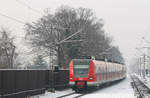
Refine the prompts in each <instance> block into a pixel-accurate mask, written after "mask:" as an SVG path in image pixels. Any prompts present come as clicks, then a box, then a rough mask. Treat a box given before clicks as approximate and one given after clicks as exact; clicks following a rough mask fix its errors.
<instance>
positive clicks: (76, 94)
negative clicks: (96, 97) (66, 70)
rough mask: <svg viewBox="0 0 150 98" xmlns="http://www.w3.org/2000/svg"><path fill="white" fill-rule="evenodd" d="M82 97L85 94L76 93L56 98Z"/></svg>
mask: <svg viewBox="0 0 150 98" xmlns="http://www.w3.org/2000/svg"><path fill="white" fill-rule="evenodd" d="M84 95H85V94H78V93H75V92H72V93H69V94H66V95H62V96H59V97H57V98H66V97H71V98H79V97H81V96H84Z"/></svg>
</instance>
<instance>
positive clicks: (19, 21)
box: [0, 13, 25, 24]
mask: <svg viewBox="0 0 150 98" xmlns="http://www.w3.org/2000/svg"><path fill="white" fill-rule="evenodd" d="M0 16H3V17H5V18H8V19H10V20H13V21H16V22H18V23H21V24H25V22H23V21H21V20H18V19H16V18H13V17H10V16H7V15H5V14H3V13H0Z"/></svg>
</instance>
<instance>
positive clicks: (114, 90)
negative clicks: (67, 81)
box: [81, 77, 136, 98]
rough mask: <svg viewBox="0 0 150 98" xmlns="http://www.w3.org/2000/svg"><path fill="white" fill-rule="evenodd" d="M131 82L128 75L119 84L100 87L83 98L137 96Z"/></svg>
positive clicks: (129, 97) (127, 97)
mask: <svg viewBox="0 0 150 98" xmlns="http://www.w3.org/2000/svg"><path fill="white" fill-rule="evenodd" d="M130 82H131V79H130V77H127V78H126V79H124V80H123V81H121V82H119V83H117V84H114V85H112V86H110V87H107V88H103V89H100V90H98V91H95V92H94V93H92V94H88V95H85V96H83V97H81V98H136V97H135V96H134V91H133V89H132V87H131V85H130Z"/></svg>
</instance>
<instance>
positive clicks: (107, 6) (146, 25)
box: [0, 0, 150, 62]
mask: <svg viewBox="0 0 150 98" xmlns="http://www.w3.org/2000/svg"><path fill="white" fill-rule="evenodd" d="M61 5H68V6H70V7H73V8H78V7H84V8H90V9H93V11H94V12H95V13H96V16H97V17H98V18H102V19H103V20H104V30H105V31H106V32H107V34H109V35H110V36H113V38H114V42H113V43H114V44H115V45H118V46H119V48H120V50H121V52H122V53H123V56H124V58H125V59H126V61H127V62H128V61H129V60H130V59H131V58H132V57H134V54H135V53H136V54H137V52H136V50H135V48H138V47H143V45H145V44H143V43H144V42H143V40H142V39H141V38H142V37H143V36H144V37H145V39H147V40H149V38H150V12H149V11H150V0H0V27H3V28H8V29H9V30H10V31H12V33H13V35H15V36H16V37H17V39H18V40H20V39H21V38H22V37H23V35H24V34H25V31H24V24H22V22H23V23H26V22H33V21H36V20H37V19H38V18H40V17H42V15H43V14H44V11H46V9H47V8H48V10H49V11H51V12H55V10H56V9H57V8H58V7H60V6H61ZM2 14H3V15H7V16H9V17H13V18H15V19H17V20H20V22H16V21H13V20H11V19H8V18H6V17H4V16H2ZM18 44H21V41H20V42H18ZM147 46H148V45H147Z"/></svg>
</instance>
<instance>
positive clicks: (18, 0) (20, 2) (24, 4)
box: [16, 0, 42, 14]
mask: <svg viewBox="0 0 150 98" xmlns="http://www.w3.org/2000/svg"><path fill="white" fill-rule="evenodd" d="M16 1H17V2H18V3H19V4H21V5H23V6H25V7H27V8H28V9H30V10H32V11H34V12H36V13H38V14H42V13H41V12H40V11H38V10H36V9H34V8H32V7H30V6H29V5H28V4H26V3H24V2H22V1H20V0H16Z"/></svg>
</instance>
